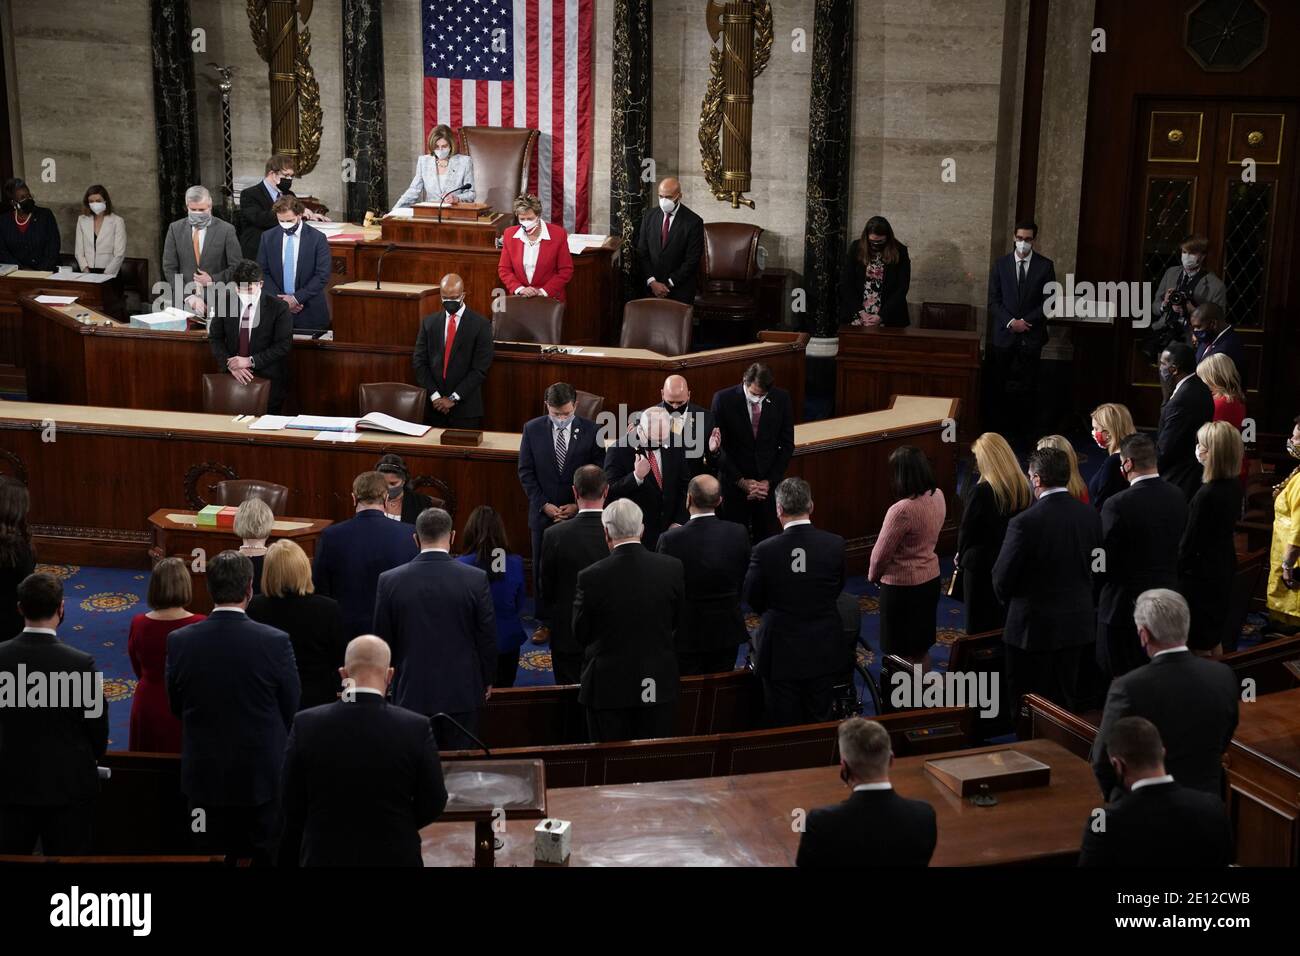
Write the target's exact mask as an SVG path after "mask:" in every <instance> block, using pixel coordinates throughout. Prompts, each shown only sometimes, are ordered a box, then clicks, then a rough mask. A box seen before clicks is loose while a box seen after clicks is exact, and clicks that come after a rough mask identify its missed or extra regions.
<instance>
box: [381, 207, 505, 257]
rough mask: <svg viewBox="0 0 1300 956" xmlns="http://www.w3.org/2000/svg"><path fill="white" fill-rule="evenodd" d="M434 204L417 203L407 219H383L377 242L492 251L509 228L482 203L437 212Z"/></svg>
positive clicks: (501, 215)
mask: <svg viewBox="0 0 1300 956" xmlns="http://www.w3.org/2000/svg"><path fill="white" fill-rule="evenodd" d="M439 211H440V210H439V207H438V205H437V204H436V203H431V204H428V205H425V204H419V203H417V204H416V206H415V214H414V215H413V216H411V217H410V218H406V217H402V218H397V217H395V216H390V217H386V218H385V219H384V220H383V222H381V223H380V226H379V228H380V242H381V243H387V242H400V243H419V244H421V245H430V246H441V247H448V246H452V247H459V248H470V249H496V248H497V240H498V239H500V238H501V235H502V233H504V232H505V231H506V226H508V225H510V217H509V216H507V215H506V214H505V213H500V212H493V211H492V210H491V209H489V208H488V207H487V206H485V205H484V204H483V203H465V202H463V203H457V204H456V205H455V206H443V207H442V208H441V213H442V216H441V220H442V221H441V222H440V221H439V215H438V214H439Z"/></svg>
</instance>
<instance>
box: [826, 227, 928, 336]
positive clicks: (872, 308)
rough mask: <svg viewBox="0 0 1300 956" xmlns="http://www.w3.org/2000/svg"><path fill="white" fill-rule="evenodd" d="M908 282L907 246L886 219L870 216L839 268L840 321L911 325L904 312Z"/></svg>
mask: <svg viewBox="0 0 1300 956" xmlns="http://www.w3.org/2000/svg"><path fill="white" fill-rule="evenodd" d="M911 284H912V261H911V260H910V259H909V258H908V256H907V246H905V245H903V244H902V243H901V242H899V241H898V240H897V239H896V238H894V228H893V227H892V226H891V225H890V224H889V220H888V219H886V218H885V217H884V216H872V217H871V218H870V219H868V220H867V225H866V227H865V228H864V229H863V230H862V237H861V238H860V239H855V240H854V242H853V244H852V245H851V246H849V254H848V257H847V258H846V259H845V261H844V267H843V268H842V269H841V270H840V322H841V323H844V324H848V325H863V326H876V325H884V326H889V327H891V328H901V327H903V326H906V325H911V324H912V320H911V319H910V318H909V317H908V314H907V290H908V288H909V287H910V286H911Z"/></svg>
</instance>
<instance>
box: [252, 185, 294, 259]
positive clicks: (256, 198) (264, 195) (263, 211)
mask: <svg viewBox="0 0 1300 956" xmlns="http://www.w3.org/2000/svg"><path fill="white" fill-rule="evenodd" d="M280 195H281V196H292V195H293V193H286V192H285V191H284V190H280ZM274 205H275V200H274V199H272V198H271V194H270V193H269V192H267V191H266V177H262V178H261V179H259V180H258V181H257V182H255V183H254V184H253V185H251V186H249V187H248V188H247V189H243V190H240V193H239V248H240V249H241V250H242V251H243V253H244V258H245V259H256V258H257V250H258V246H260V245H261V242H262V236H263V235H264V234H265V233H266V231H267V230H268V229H278V228H279V227H280V226H279V222H278V220H277V219H276V218H275V213H273V212H271V207H272V206H274Z"/></svg>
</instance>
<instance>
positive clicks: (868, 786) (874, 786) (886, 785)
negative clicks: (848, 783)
mask: <svg viewBox="0 0 1300 956" xmlns="http://www.w3.org/2000/svg"><path fill="white" fill-rule="evenodd" d="M893 789H894V785H893V784H892V783H890V782H889V781H888V780H885V781H882V782H880V783H860V784H858V785H857V786H856V787H854V788H853V792H854V793H862V792H865V791H867V790H893Z"/></svg>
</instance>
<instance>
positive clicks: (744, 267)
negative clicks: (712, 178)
mask: <svg viewBox="0 0 1300 956" xmlns="http://www.w3.org/2000/svg"><path fill="white" fill-rule="evenodd" d="M762 235H763V230H762V229H761V228H759V227H758V226H754V225H750V224H749V223H746V222H706V223H705V224H704V254H703V255H702V256H700V279H699V286H698V289H699V291H698V292H697V293H696V294H695V315H696V318H698V319H699V320H700V322H735V323H742V325H741V328H742V329H745V330H746V333H747V334H746V336H745V338H746V341H753V339H754V338H755V335H756V333H757V331H758V329H757V326H758V324H759V323H760V322H761V321H762V318H763V315H762V306H761V304H760V300H759V277H760V276H761V275H762V270H760V269H759V268H758V240H759V238H760V237H761V236H762Z"/></svg>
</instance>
